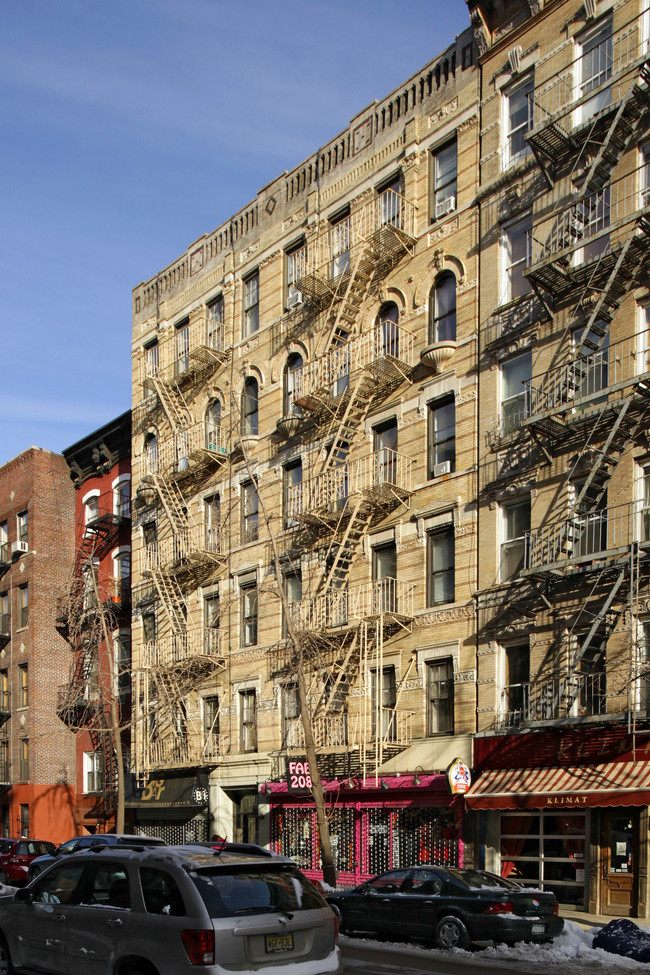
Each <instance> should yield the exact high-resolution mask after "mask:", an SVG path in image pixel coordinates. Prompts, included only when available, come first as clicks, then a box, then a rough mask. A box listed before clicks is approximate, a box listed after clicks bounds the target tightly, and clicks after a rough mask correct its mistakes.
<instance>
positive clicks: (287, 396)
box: [282, 352, 302, 416]
mask: <svg viewBox="0 0 650 975" xmlns="http://www.w3.org/2000/svg"><path fill="white" fill-rule="evenodd" d="M301 378H302V356H301V355H300V354H299V353H298V352H294V353H292V355H290V356H289V358H288V360H287V364H286V366H285V368H284V401H283V405H282V411H283V412H282V415H283V416H297V415H299V414H300V413H302V410H301V409H300V407H299V406H296V403H295V401H296V397H297V396H299V395H300V380H301Z"/></svg>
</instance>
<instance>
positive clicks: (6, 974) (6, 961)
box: [0, 938, 14, 975]
mask: <svg viewBox="0 0 650 975" xmlns="http://www.w3.org/2000/svg"><path fill="white" fill-rule="evenodd" d="M13 970H14V968H13V965H12V964H11V956H10V954H9V948H8V947H7V942H6V941H5V940H4V938H0V975H11V973H12V972H13Z"/></svg>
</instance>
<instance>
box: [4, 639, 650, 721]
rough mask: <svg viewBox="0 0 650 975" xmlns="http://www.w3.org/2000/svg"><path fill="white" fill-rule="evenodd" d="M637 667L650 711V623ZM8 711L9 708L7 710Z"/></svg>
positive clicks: (641, 691)
mask: <svg viewBox="0 0 650 975" xmlns="http://www.w3.org/2000/svg"><path fill="white" fill-rule="evenodd" d="M640 631H641V632H640V640H639V647H638V657H637V666H638V673H639V688H638V694H639V707H640V708H642V709H643V710H644V711H648V710H650V622H648V621H646V622H644V623H642V624H641V625H640ZM5 710H8V707H7V708H6V709H5Z"/></svg>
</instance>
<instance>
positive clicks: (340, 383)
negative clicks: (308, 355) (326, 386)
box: [329, 328, 350, 396]
mask: <svg viewBox="0 0 650 975" xmlns="http://www.w3.org/2000/svg"><path fill="white" fill-rule="evenodd" d="M349 338H350V336H349V334H348V332H346V331H344V330H343V329H340V328H337V329H336V331H335V333H334V338H333V339H332V347H331V348H330V352H329V360H330V361H329V368H330V373H331V378H332V380H333V382H332V385H331V392H332V396H341V395H342V394H343V393H345V392H346V391H347V390H348V389H349V388H350V345H349Z"/></svg>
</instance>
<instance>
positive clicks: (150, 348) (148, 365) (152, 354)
mask: <svg viewBox="0 0 650 975" xmlns="http://www.w3.org/2000/svg"><path fill="white" fill-rule="evenodd" d="M158 365H159V349H158V343H157V342H152V343H151V344H150V345H145V347H144V374H145V376H147V377H149V376H157V375H158ZM145 390H146V395H148V396H152V395H155V390H154V389H153V387H152V386H150V385H146V386H145Z"/></svg>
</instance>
